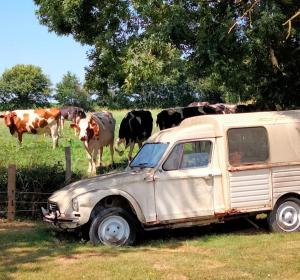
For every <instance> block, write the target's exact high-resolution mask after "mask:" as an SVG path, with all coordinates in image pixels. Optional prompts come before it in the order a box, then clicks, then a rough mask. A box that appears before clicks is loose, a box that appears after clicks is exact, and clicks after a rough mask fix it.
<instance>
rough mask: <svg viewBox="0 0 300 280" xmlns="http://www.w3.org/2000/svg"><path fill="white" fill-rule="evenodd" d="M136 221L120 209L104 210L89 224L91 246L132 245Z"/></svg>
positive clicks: (134, 237)
mask: <svg viewBox="0 0 300 280" xmlns="http://www.w3.org/2000/svg"><path fill="white" fill-rule="evenodd" d="M136 225H137V223H136V219H135V218H134V217H133V215H132V214H131V213H129V212H127V211H125V210H124V209H122V208H119V207H112V208H106V209H103V210H101V211H100V212H99V214H98V215H97V216H96V217H95V218H94V220H93V221H92V223H91V227H90V230H89V237H90V241H91V242H92V244H93V245H98V244H104V245H109V246H128V245H132V244H133V243H134V241H135V239H136V232H137V230H136V228H137V226H136Z"/></svg>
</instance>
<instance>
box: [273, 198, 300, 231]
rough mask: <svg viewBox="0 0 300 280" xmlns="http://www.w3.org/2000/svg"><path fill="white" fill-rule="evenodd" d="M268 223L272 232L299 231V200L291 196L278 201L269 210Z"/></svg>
mask: <svg viewBox="0 0 300 280" xmlns="http://www.w3.org/2000/svg"><path fill="white" fill-rule="evenodd" d="M268 224H269V228H270V230H271V231H273V232H297V231H300V200H299V199H298V198H294V197H291V198H286V199H284V200H282V201H280V202H279V203H278V204H277V205H276V206H275V208H274V209H273V210H272V211H271V212H270V214H269V216H268Z"/></svg>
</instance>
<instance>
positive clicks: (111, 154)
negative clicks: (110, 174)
mask: <svg viewBox="0 0 300 280" xmlns="http://www.w3.org/2000/svg"><path fill="white" fill-rule="evenodd" d="M109 148H110V156H111V164H112V166H113V167H114V165H115V163H114V142H113V141H112V142H111V143H110V144H109Z"/></svg>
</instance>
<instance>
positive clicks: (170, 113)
mask: <svg viewBox="0 0 300 280" xmlns="http://www.w3.org/2000/svg"><path fill="white" fill-rule="evenodd" d="M220 113H221V111H220V110H218V109H217V108H214V107H212V106H210V105H208V104H204V105H203V106H199V107H183V108H171V109H164V110H162V111H161V112H160V113H159V114H158V115H157V119H156V124H157V125H158V126H159V129H160V130H163V129H166V128H170V127H174V126H177V125H179V124H180V123H181V122H182V121H183V120H184V119H186V118H190V117H194V116H201V115H206V114H220Z"/></svg>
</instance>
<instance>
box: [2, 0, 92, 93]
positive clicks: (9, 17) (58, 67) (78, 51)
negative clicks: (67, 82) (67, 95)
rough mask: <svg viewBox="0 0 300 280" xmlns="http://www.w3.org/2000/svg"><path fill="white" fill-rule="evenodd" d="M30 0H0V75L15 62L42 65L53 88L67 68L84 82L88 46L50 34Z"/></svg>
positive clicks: (69, 38) (87, 62)
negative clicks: (40, 21)
mask: <svg viewBox="0 0 300 280" xmlns="http://www.w3.org/2000/svg"><path fill="white" fill-rule="evenodd" d="M35 10H36V7H35V4H34V3H33V1H32V0H0V75H2V73H3V72H4V71H5V70H6V69H10V68H11V67H13V66H14V65H16V64H33V65H35V66H39V67H41V68H42V70H43V73H44V74H45V75H47V76H48V77H49V78H50V80H51V83H52V85H53V87H55V85H56V84H57V83H58V82H60V81H61V80H62V77H63V75H64V74H66V73H67V72H68V71H70V72H71V73H73V74H75V75H76V76H77V77H78V78H79V80H80V81H81V82H83V81H84V72H85V71H84V67H85V66H88V65H89V61H88V59H87V56H86V52H87V51H88V49H89V48H88V47H87V46H82V45H81V44H79V43H78V42H76V41H75V40H74V39H73V38H72V37H65V36H63V37H62V36H57V35H56V34H55V33H49V32H48V29H47V27H46V26H43V25H41V24H40V23H39V21H38V19H37V17H36V15H35Z"/></svg>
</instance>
